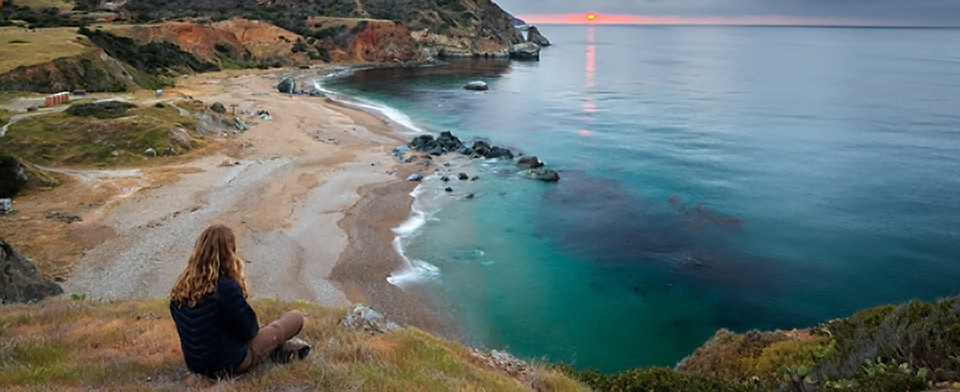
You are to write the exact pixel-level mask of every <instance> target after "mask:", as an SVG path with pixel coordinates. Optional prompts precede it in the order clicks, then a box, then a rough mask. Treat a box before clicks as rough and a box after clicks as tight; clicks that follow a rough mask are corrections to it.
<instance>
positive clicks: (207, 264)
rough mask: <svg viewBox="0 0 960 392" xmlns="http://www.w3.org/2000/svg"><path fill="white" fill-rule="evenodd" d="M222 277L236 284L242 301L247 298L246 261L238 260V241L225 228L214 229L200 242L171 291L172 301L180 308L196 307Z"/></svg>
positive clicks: (201, 234)
mask: <svg viewBox="0 0 960 392" xmlns="http://www.w3.org/2000/svg"><path fill="white" fill-rule="evenodd" d="M220 276H226V277H228V278H231V279H233V280H235V281H237V283H238V284H239V285H240V289H241V290H242V291H243V298H247V296H248V294H247V277H246V276H245V275H244V274H243V260H240V257H237V239H236V237H235V236H234V235H233V230H230V228H229V227H227V226H224V225H213V226H210V227H208V228H207V229H206V230H204V231H203V233H200V237H199V238H197V242H196V243H195V244H194V245H193V254H192V255H190V259H189V260H188V261H187V267H186V268H184V270H183V272H181V273H180V277H179V278H177V282H176V283H174V284H173V288H172V289H171V290H170V300H171V301H173V303H174V304H176V305H177V306H183V305H184V304H186V305H187V306H194V305H196V304H197V302H199V301H200V300H201V299H203V297H205V296H206V295H208V294H210V293H213V291H214V290H216V288H217V279H219V278H220Z"/></svg>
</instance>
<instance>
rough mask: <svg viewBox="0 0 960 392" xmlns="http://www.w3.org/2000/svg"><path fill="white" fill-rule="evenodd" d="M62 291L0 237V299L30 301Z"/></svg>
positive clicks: (3, 300)
mask: <svg viewBox="0 0 960 392" xmlns="http://www.w3.org/2000/svg"><path fill="white" fill-rule="evenodd" d="M61 293H63V289H62V288H60V285H58V284H56V283H54V282H52V281H50V280H49V279H47V278H44V277H43V276H42V275H40V272H38V271H37V267H35V266H34V265H33V262H31V261H30V259H27V258H26V257H24V256H23V255H21V254H20V253H19V252H17V251H16V250H14V249H13V247H11V246H10V244H7V242H6V241H4V240H3V239H2V238H0V301H2V302H3V303H11V302H31V301H39V300H41V299H44V298H46V297H48V296H51V295H57V294H61Z"/></svg>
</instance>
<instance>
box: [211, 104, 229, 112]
mask: <svg viewBox="0 0 960 392" xmlns="http://www.w3.org/2000/svg"><path fill="white" fill-rule="evenodd" d="M210 110H213V111H215V112H217V113H220V114H224V113H226V112H227V107H226V106H223V104H222V103H220V102H214V103H213V105H210Z"/></svg>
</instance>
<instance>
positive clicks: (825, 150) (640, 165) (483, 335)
mask: <svg viewBox="0 0 960 392" xmlns="http://www.w3.org/2000/svg"><path fill="white" fill-rule="evenodd" d="M542 31H544V33H545V34H546V35H547V36H548V37H549V38H550V39H551V40H552V41H553V42H554V43H555V44H556V46H553V47H550V48H547V49H545V50H544V51H543V53H542V57H541V61H539V62H509V61H506V62H504V61H497V60H467V61H459V62H455V63H452V64H451V65H449V66H440V67H426V68H413V69H379V70H366V71H359V72H355V73H352V74H348V75H341V76H338V77H334V78H330V79H327V80H324V81H322V82H321V83H322V85H323V88H325V89H329V90H332V91H335V92H338V93H342V94H346V95H350V96H353V97H355V98H356V99H360V100H363V101H364V102H366V103H367V104H369V105H371V106H377V107H381V108H383V109H384V110H387V111H388V112H389V113H388V114H391V115H392V116H394V117H395V118H397V119H399V120H401V122H404V123H405V124H407V125H408V126H411V127H413V128H415V129H416V130H418V131H422V132H433V133H439V132H440V131H444V130H451V131H453V132H454V133H455V134H456V135H458V136H460V137H461V138H462V139H470V138H486V139H489V140H490V141H492V142H493V143H494V144H498V145H504V146H508V147H511V148H513V149H516V150H519V151H522V152H523V153H525V154H528V155H537V156H539V157H540V158H541V159H542V160H543V161H545V162H547V163H548V164H549V165H550V166H551V167H553V168H555V169H557V170H559V171H560V173H561V176H562V179H561V181H560V182H559V183H556V184H548V183H541V182H537V181H532V180H528V179H524V178H522V177H520V176H518V175H517V174H516V169H515V167H514V166H513V164H512V163H511V162H509V161H474V162H473V163H469V164H466V166H462V167H461V166H459V165H461V163H458V162H457V163H454V166H453V167H451V168H443V167H441V168H443V169H446V170H449V171H451V172H452V174H453V175H454V178H455V175H456V173H457V172H459V171H468V172H470V173H471V174H474V173H475V174H477V175H479V176H480V180H479V181H476V182H460V181H458V180H456V179H454V180H453V181H452V182H450V183H449V184H444V183H442V182H441V181H439V180H438V178H437V177H438V176H437V175H433V176H430V177H428V178H427V180H426V181H424V183H423V184H422V185H421V186H420V187H418V189H417V190H416V191H415V192H414V193H415V195H416V196H417V201H416V202H415V204H414V211H412V219H411V220H410V221H408V222H407V223H406V224H405V225H404V226H403V227H401V228H398V230H397V232H398V239H397V241H396V243H395V244H396V245H397V248H398V250H400V251H402V252H403V254H404V255H405V256H406V257H407V258H408V259H409V260H410V263H411V265H410V266H409V267H407V268H405V269H404V271H398V273H397V274H395V276H394V277H393V278H392V279H391V281H392V282H393V283H395V284H397V285H400V286H401V287H403V286H404V285H420V286H422V287H426V288H428V290H430V291H432V292H435V293H436V295H441V296H444V297H445V298H447V299H449V302H451V303H452V304H453V305H452V306H451V307H450V309H446V310H445V311H448V312H449V313H450V314H451V316H452V317H454V318H455V319H456V320H458V321H459V322H460V323H461V325H462V326H463V329H464V339H465V340H466V341H467V342H468V343H471V344H475V345H479V346H484V347H488V348H496V349H501V348H506V349H508V350H509V351H511V352H512V353H514V354H516V355H518V356H521V357H525V358H546V359H548V360H551V361H564V362H567V363H572V364H573V365H574V366H575V367H580V368H583V367H595V368H599V369H600V370H602V371H606V372H612V371H617V370H621V369H627V368H632V367H637V366H649V365H663V366H672V365H674V364H675V363H676V362H677V361H679V360H681V359H682V358H683V357H684V356H686V355H689V354H690V353H691V352H692V351H693V350H694V349H696V347H698V346H699V345H701V344H702V343H703V342H704V341H705V340H706V339H707V338H709V337H710V336H711V335H712V334H713V333H714V332H715V331H716V330H717V329H719V328H728V329H733V330H736V331H745V330H749V329H753V328H759V329H771V328H794V327H804V326H812V325H815V324H817V323H820V322H823V321H826V320H829V319H832V318H836V317H843V316H846V315H849V314H851V313H852V312H854V311H856V310H858V309H860V308H863V307H868V306H874V305H879V304H885V303H900V302H904V301H908V300H910V299H914V298H917V299H921V300H936V299H938V298H942V297H946V296H952V295H956V294H960V30H956V29H861V28H786V27H782V28H776V27H690V26H545V27H543V28H542ZM472 80H483V81H485V82H487V83H488V84H489V85H490V90H489V91H487V92H471V91H465V90H462V89H461V86H462V85H463V84H465V83H466V82H469V81H472ZM447 185H449V186H451V187H452V188H454V192H453V193H449V194H448V193H446V192H443V191H441V190H440V188H441V187H443V186H447ZM467 193H474V194H475V195H476V197H475V198H473V199H467V198H465V197H464V195H466V194H467Z"/></svg>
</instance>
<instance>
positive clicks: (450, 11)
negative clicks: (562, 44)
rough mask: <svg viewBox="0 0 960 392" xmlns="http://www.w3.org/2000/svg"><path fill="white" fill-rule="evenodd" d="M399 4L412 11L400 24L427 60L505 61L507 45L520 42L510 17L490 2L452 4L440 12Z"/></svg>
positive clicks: (412, 3)
mask: <svg viewBox="0 0 960 392" xmlns="http://www.w3.org/2000/svg"><path fill="white" fill-rule="evenodd" d="M403 2H405V3H410V6H411V7H413V9H415V10H416V11H412V12H409V13H408V15H409V17H407V18H405V19H402V20H403V21H404V22H405V23H407V24H408V25H409V26H410V30H412V31H413V35H414V39H415V40H416V41H417V42H418V43H420V45H421V46H422V48H423V50H424V53H426V55H428V56H429V57H437V58H443V57H508V56H509V48H510V45H513V44H517V43H521V42H523V34H522V33H520V32H519V31H518V30H517V29H516V27H514V25H513V21H512V19H511V17H510V15H509V14H507V13H506V12H505V11H503V9H501V8H500V7H499V6H498V5H497V4H495V3H494V2H493V1H491V0H472V1H471V0H453V1H452V2H450V3H454V4H451V5H449V6H446V7H443V8H444V9H442V10H435V9H424V6H423V4H422V3H423V2H422V1H418V0H404V1H403ZM458 9H459V10H462V11H458Z"/></svg>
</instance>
